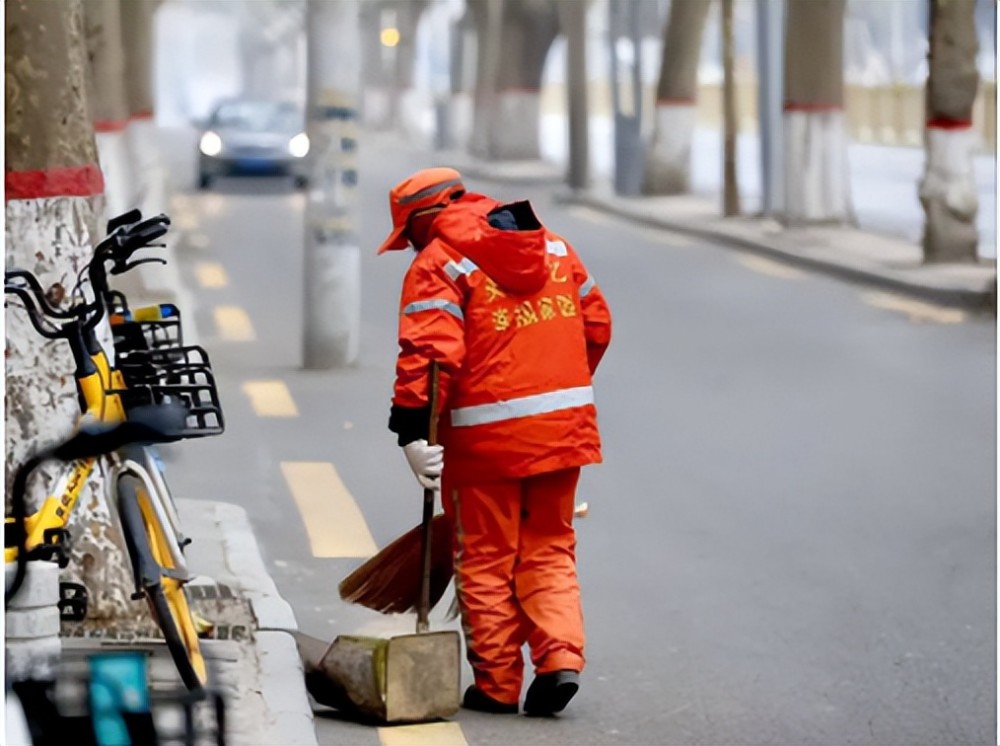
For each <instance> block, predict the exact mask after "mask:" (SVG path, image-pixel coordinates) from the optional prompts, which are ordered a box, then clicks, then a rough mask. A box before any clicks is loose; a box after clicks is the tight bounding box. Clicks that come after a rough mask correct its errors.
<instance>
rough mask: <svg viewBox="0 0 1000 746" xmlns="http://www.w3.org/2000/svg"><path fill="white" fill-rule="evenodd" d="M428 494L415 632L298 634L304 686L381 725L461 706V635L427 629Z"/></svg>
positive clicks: (431, 503) (443, 713)
mask: <svg viewBox="0 0 1000 746" xmlns="http://www.w3.org/2000/svg"><path fill="white" fill-rule="evenodd" d="M426 492H427V493H429V495H430V497H429V498H428V495H427V494H425V496H424V522H423V529H424V531H423V573H422V578H421V593H420V598H419V601H418V603H417V633H416V634H414V635H397V636H396V637H390V638H388V639H383V638H380V637H363V636H358V635H340V636H338V637H337V639H335V640H334V641H333V643H331V644H329V645H328V644H327V643H325V642H323V641H322V640H318V639H316V638H315V637H310V636H309V635H305V634H301V633H296V635H295V641H296V644H297V645H298V649H299V657H300V658H301V659H302V663H303V666H304V668H305V674H306V689H308V690H309V693H310V694H311V695H312V696H313V699H315V700H316V701H317V702H319V703H320V704H324V705H327V706H328V707H334V708H336V709H338V710H340V711H342V712H345V713H348V714H352V715H355V716H359V717H360V719H364V720H376V721H379V722H383V723H402V722H411V723H412V722H421V721H425V720H437V719H440V718H447V717H451V716H452V715H454V714H455V713H456V712H458V706H459V698H460V693H459V685H460V678H461V641H460V640H459V637H458V633H457V632H453V631H444V632H429V631H428V629H429V624H428V620H427V615H428V608H429V606H430V598H429V597H430V546H431V544H430V528H431V512H432V511H433V507H434V495H433V492H431V491H430V490H427V491H426ZM428 505H429V506H430V507H429V508H428Z"/></svg>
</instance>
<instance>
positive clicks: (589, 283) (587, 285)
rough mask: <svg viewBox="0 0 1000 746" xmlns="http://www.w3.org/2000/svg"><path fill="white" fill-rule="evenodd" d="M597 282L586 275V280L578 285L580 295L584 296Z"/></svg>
mask: <svg viewBox="0 0 1000 746" xmlns="http://www.w3.org/2000/svg"><path fill="white" fill-rule="evenodd" d="M596 284H597V283H596V282H594V278H593V277H592V276H591V275H587V279H586V281H585V282H584V283H583V284H582V285H581V286H580V297H581V298H586V297H587V293H589V292H590V291H591V290H593V289H594V286H595V285H596Z"/></svg>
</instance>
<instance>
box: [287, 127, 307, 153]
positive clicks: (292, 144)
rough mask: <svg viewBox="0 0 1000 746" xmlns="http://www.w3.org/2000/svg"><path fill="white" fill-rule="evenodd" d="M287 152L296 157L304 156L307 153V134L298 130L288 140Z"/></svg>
mask: <svg viewBox="0 0 1000 746" xmlns="http://www.w3.org/2000/svg"><path fill="white" fill-rule="evenodd" d="M288 152H289V153H291V154H292V155H294V156H295V157H296V158H305V157H306V155H308V153H309V135H307V134H306V133H305V132H300V133H299V134H297V135H296V136H295V137H293V138H292V139H291V140H289V141H288Z"/></svg>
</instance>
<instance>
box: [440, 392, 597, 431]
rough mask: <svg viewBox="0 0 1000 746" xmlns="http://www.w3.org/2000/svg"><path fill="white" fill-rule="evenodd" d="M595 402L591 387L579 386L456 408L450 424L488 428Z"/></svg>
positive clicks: (453, 425)
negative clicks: (505, 421) (496, 424)
mask: <svg viewBox="0 0 1000 746" xmlns="http://www.w3.org/2000/svg"><path fill="white" fill-rule="evenodd" d="M593 403H594V389H593V388H591V387H590V386H578V387H576V388H572V389H559V390H558V391H549V392H548V393H545V394H535V395H534V396H522V397H520V398H518V399H508V400H507V401H498V402H496V403H494V404H479V405H477V406H475V407H461V408H459V409H453V410H451V424H452V427H470V426H472V425H488V424H490V423H493V422H503V421H504V420H513V419H517V418H519V417H530V416H532V415H535V414H546V413H547V412H557V411H559V410H561V409H572V408H573V407H582V406H585V405H587V404H593Z"/></svg>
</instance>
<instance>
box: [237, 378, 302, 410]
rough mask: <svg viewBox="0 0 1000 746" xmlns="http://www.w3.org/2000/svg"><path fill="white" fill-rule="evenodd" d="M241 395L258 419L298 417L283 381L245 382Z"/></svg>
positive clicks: (293, 402) (293, 401) (290, 395)
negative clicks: (247, 401) (245, 397)
mask: <svg viewBox="0 0 1000 746" xmlns="http://www.w3.org/2000/svg"><path fill="white" fill-rule="evenodd" d="M243 393H244V394H246V395H247V397H248V398H249V399H250V406H252V407H253V411H254V412H256V413H257V416H258V417H298V416H299V410H298V408H297V407H296V406H295V400H294V399H292V394H291V392H290V391H289V390H288V386H286V385H285V383H284V381H246V382H245V383H244V384H243Z"/></svg>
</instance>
